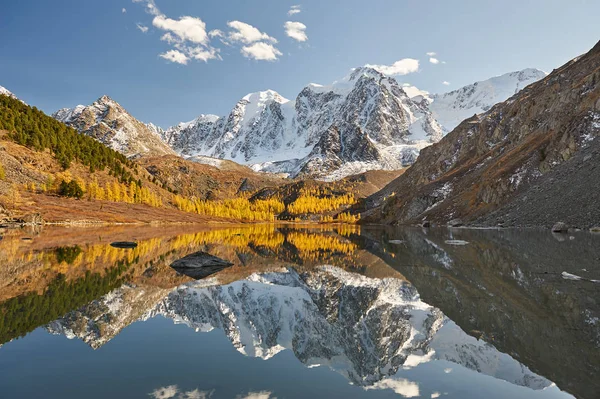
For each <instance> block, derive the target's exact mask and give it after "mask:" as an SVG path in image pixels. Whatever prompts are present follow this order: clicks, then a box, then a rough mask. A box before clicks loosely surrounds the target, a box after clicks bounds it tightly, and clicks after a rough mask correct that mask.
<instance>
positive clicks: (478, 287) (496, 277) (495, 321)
mask: <svg viewBox="0 0 600 399" xmlns="http://www.w3.org/2000/svg"><path fill="white" fill-rule="evenodd" d="M368 236H370V237H368ZM365 237H368V238H365ZM389 237H393V238H394V239H397V240H401V241H402V243H401V244H390V243H389ZM360 239H361V240H365V241H364V242H362V244H360V245H361V246H365V247H367V248H369V250H370V251H371V252H372V253H374V254H376V255H378V256H380V257H381V258H382V259H383V260H385V261H386V263H388V264H389V265H391V266H393V267H394V268H395V269H396V270H398V271H399V272H400V273H402V275H404V276H405V277H406V278H407V279H408V280H409V281H410V282H411V283H412V284H414V286H415V287H416V289H417V290H418V291H419V293H420V295H421V297H422V299H423V300H424V301H425V302H427V303H431V304H435V306H438V307H439V308H440V310H442V311H443V312H444V314H446V315H447V316H448V317H449V318H451V319H452V320H453V321H454V322H455V323H456V324H458V325H459V326H460V327H461V328H462V329H463V330H464V331H467V332H468V333H469V334H472V335H475V336H477V337H480V338H482V339H483V340H485V341H487V342H489V343H491V344H492V345H494V347H496V348H498V349H499V350H500V351H502V352H505V353H508V354H510V355H511V356H513V357H514V358H515V359H518V360H519V361H521V362H523V363H524V364H526V365H528V367H529V368H530V369H531V370H532V371H534V372H536V373H538V374H540V375H544V376H545V377H547V378H548V379H550V380H552V381H554V382H555V383H556V384H557V385H558V386H559V387H561V389H565V390H567V391H569V392H572V393H574V394H576V395H577V396H578V397H582V398H593V397H595V396H596V394H597V393H598V392H600V384H599V383H598V379H597V378H596V376H597V375H598V373H599V372H600V322H599V320H600V283H598V282H597V281H598V280H600V269H599V268H598V265H599V262H600V236H598V235H590V234H578V235H575V236H567V235H554V236H553V235H551V234H550V233H534V232H531V231H482V230H462V229H458V230H457V229H454V230H452V231H445V230H420V229H403V230H390V231H388V232H385V233H382V232H380V231H377V232H373V234H369V233H367V234H365V235H363V236H362V237H361V238H360ZM451 240H455V241H457V242H458V243H460V241H465V242H468V244H467V245H455V244H456V242H453V241H451ZM453 244H454V245H453ZM564 272H567V273H569V274H574V275H576V276H579V277H581V278H582V280H573V279H571V278H569V275H564V274H563V273H564ZM594 281H595V282H594Z"/></svg>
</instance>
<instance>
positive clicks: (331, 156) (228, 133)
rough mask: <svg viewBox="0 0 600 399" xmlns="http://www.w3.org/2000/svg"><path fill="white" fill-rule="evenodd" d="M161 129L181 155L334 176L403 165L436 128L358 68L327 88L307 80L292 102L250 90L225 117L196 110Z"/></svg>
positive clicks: (389, 84) (373, 74)
mask: <svg viewBox="0 0 600 399" xmlns="http://www.w3.org/2000/svg"><path fill="white" fill-rule="evenodd" d="M162 134H163V138H164V139H165V140H166V141H167V142H168V143H169V145H170V146H171V147H172V148H173V149H174V150H175V151H177V152H178V153H180V154H181V155H184V156H195V155H205V156H211V157H216V158H224V159H230V160H233V161H236V162H239V163H242V164H247V165H252V167H253V168H254V169H255V170H260V171H266V172H278V173H287V174H289V175H290V176H312V177H319V178H328V179H337V178H341V177H344V176H346V175H348V174H352V173H357V172H360V171H365V170H369V169H399V168H402V167H403V166H406V165H409V164H411V163H412V162H414V160H415V159H416V156H417V155H418V153H419V150H420V149H421V148H423V147H425V146H427V145H429V144H431V143H434V142H436V141H438V140H439V139H440V138H441V137H442V127H441V126H440V125H439V124H438V123H437V122H436V120H435V119H434V118H433V117H432V116H431V112H430V111H429V109H428V107H427V104H426V103H423V102H418V101H413V100H412V99H411V98H409V97H408V95H407V94H406V93H405V92H404V90H402V88H401V87H400V85H399V84H398V82H397V81H396V80H395V79H393V78H390V77H386V76H384V75H382V74H381V73H379V72H377V71H376V70H374V69H371V68H366V67H363V68H356V69H354V70H353V71H352V72H351V73H350V74H349V75H348V76H346V77H345V78H344V79H341V80H340V81H337V82H335V83H334V84H332V85H329V86H321V85H316V84H310V85H308V86H307V87H305V88H304V89H303V90H302V91H301V92H300V94H299V95H298V96H297V98H296V99H295V100H293V101H291V100H288V99H285V98H284V97H282V96H281V95H280V94H279V93H277V92H275V91H272V90H267V91H263V92H257V93H251V94H248V95H247V96H245V97H244V98H242V99H241V100H240V101H239V102H238V103H237V104H236V105H235V107H234V108H233V110H232V111H231V112H230V113H229V115H228V116H226V117H222V118H218V117H216V116H214V115H201V116H200V117H198V118H197V119H195V120H193V121H191V122H188V123H180V124H179V125H176V126H173V127H171V128H169V129H167V130H166V131H164V132H163V133H162Z"/></svg>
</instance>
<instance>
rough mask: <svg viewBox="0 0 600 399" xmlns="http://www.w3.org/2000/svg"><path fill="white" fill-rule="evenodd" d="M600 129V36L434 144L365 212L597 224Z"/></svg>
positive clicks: (395, 220) (379, 217)
mask: <svg viewBox="0 0 600 399" xmlns="http://www.w3.org/2000/svg"><path fill="white" fill-rule="evenodd" d="M598 135H600V43H599V44H597V45H596V46H595V47H594V48H593V49H592V50H591V51H590V52H589V53H587V54H585V55H583V56H581V57H578V58H576V59H574V60H572V61H570V62H569V63H567V64H566V65H564V66H563V67H561V68H559V69H557V70H555V71H553V72H552V73H551V74H550V75H549V76H547V77H546V78H544V79H543V80H541V81H539V82H536V83H534V84H532V85H530V86H528V87H526V88H525V89H524V90H522V91H521V92H519V93H517V94H516V95H515V96H513V97H511V98H510V99H508V100H507V101H505V102H503V103H500V104H498V105H496V106H494V107H492V108H491V109H490V110H489V111H487V112H486V113H484V114H482V115H479V116H474V117H472V118H471V119H468V120H465V121H464V122H462V123H461V124H460V125H459V126H458V127H457V128H456V129H455V130H454V131H452V132H451V133H450V134H448V135H447V136H446V137H444V139H442V140H441V141H440V142H439V143H437V144H435V145H433V146H431V147H428V148H426V149H424V150H423V151H422V152H421V155H420V157H419V159H418V161H417V162H416V163H415V164H414V165H413V166H412V167H411V168H410V169H409V170H408V171H407V172H406V173H405V174H404V175H402V176H400V177H399V178H398V179H396V180H395V181H393V182H392V183H390V184H389V185H388V186H387V187H386V188H385V189H384V190H382V191H381V192H379V193H377V194H375V195H373V196H371V197H370V198H369V199H368V200H367V201H366V202H365V204H364V208H363V209H362V210H363V211H364V218H365V219H366V220H368V221H378V222H384V223H392V224H406V223H417V222H421V221H423V220H425V219H427V220H430V221H434V222H439V223H446V222H448V221H450V220H453V219H457V218H461V219H463V221H465V222H469V223H476V222H477V221H478V220H479V221H480V222H481V223H483V224H486V225H490V224H492V225H495V224H503V225H536V226H549V225H552V224H553V223H554V222H556V221H557V220H556V219H558V218H559V217H560V218H562V217H569V219H568V220H567V221H568V222H570V223H571V224H573V225H575V226H579V227H590V226H591V225H593V224H597V223H600V209H599V208H600V207H599V206H598V201H597V200H596V199H595V197H596V193H595V192H594V191H593V190H592V189H591V186H590V184H591V182H597V181H600V171H598V170H597V168H596V166H595V165H597V160H598V159H599V158H600V157H599V154H600V151H599V149H598V144H597V142H596V141H597V137H598ZM590 179H591V180H590ZM571 190H572V191H571ZM572 194H573V195H572ZM517 201H520V202H517ZM534 201H535V202H534ZM519 204H521V205H519ZM530 211H535V215H536V216H535V217H533V218H528V219H527V220H524V219H523V218H524V217H526V216H527V215H528V213H529V212H530ZM571 211H573V212H571ZM492 212H496V213H495V214H496V215H498V216H497V217H495V218H494V219H490V218H489V215H490V214H491V213H492ZM456 223H459V222H456Z"/></svg>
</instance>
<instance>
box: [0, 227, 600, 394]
mask: <svg viewBox="0 0 600 399" xmlns="http://www.w3.org/2000/svg"><path fill="white" fill-rule="evenodd" d="M43 234H44V233H42V235H43ZM139 234H142V233H139ZM9 239H10V238H9ZM36 239H37V238H36ZM599 240H600V236H596V235H590V234H583V233H581V234H578V235H575V236H572V238H571V237H570V236H552V235H551V234H546V233H536V232H532V231H527V232H519V231H483V230H478V231H473V230H456V229H455V230H442V229H431V230H420V229H400V230H394V229H385V230H384V229H380V228H362V229H358V228H356V227H343V226H338V227H333V226H331V227H323V226H321V227H318V228H304V229H293V228H291V227H286V226H258V227H257V226H252V227H247V228H244V227H240V228H226V229H221V230H209V231H204V232H197V233H193V234H183V235H179V236H176V237H172V238H162V239H160V240H158V239H154V240H152V241H151V245H147V244H145V241H141V242H140V245H139V246H138V249H137V250H136V251H137V252H136V253H129V255H128V253H127V252H115V253H114V254H112V255H111V256H113V257H115V256H116V259H120V258H119V257H118V256H117V255H119V256H120V255H123V256H125V261H126V263H125V264H122V266H121V267H120V268H118V269H116V272H114V273H113V274H111V275H110V276H108V275H107V278H108V277H111V276H113V277H112V279H110V280H108V282H106V283H102V287H104V286H105V285H106V289H107V293H105V292H102V291H101V290H99V291H98V292H97V293H96V295H98V296H97V297H96V298H95V299H94V300H93V301H91V302H90V303H89V304H87V305H85V306H82V307H81V306H80V305H78V304H77V302H74V303H73V304H74V305H75V306H77V308H76V309H73V310H72V311H70V312H68V313H67V314H66V315H64V316H62V317H60V318H58V319H57V320H55V321H52V322H50V323H49V324H47V325H46V326H45V329H46V330H47V331H48V332H51V333H52V334H56V335H64V336H66V337H68V338H77V339H81V340H83V341H84V342H85V343H87V344H88V345H89V346H91V347H92V348H94V349H98V348H101V347H102V348H106V349H105V350H104V349H103V351H102V353H105V354H106V353H110V351H111V349H110V348H112V347H113V346H114V345H117V346H118V345H119V344H118V343H116V342H113V340H115V338H116V337H117V336H118V335H120V334H124V335H125V336H129V339H131V335H130V334H135V335H136V336H138V338H136V341H139V342H144V338H143V337H144V333H143V331H146V329H148V328H150V327H147V325H152V323H141V324H136V327H135V328H133V327H132V329H129V328H128V326H129V325H131V324H133V323H135V322H137V321H150V320H155V319H162V317H164V318H167V319H170V320H173V321H174V323H175V324H183V325H186V326H188V327H190V328H191V329H193V330H195V331H196V332H197V333H198V334H193V333H192V334H191V335H190V336H189V338H186V339H189V340H190V342H188V343H187V344H188V345H190V347H193V346H194V343H199V342H200V341H201V340H204V339H211V338H209V337H210V336H214V334H215V333H216V332H217V331H219V333H218V334H219V335H222V336H224V338H226V341H228V342H227V345H228V346H229V347H230V348H231V346H233V348H235V349H236V351H237V352H239V353H240V354H242V355H244V357H245V358H247V359H252V358H260V359H264V360H269V362H271V361H279V360H276V359H275V358H277V359H281V356H282V355H280V353H282V352H288V353H293V355H294V357H295V358H296V359H298V360H299V361H300V362H301V363H302V364H303V365H304V366H306V367H308V368H314V367H317V366H322V367H323V368H325V369H330V370H333V371H335V372H336V373H338V374H340V375H342V376H343V377H344V378H345V379H346V380H347V381H349V382H350V383H352V384H353V385H354V386H357V387H363V390H362V391H361V392H363V393H365V394H366V395H369V393H374V392H379V391H381V390H386V389H393V390H394V391H396V392H397V393H400V394H403V395H405V396H406V395H409V394H410V395H412V396H408V397H416V396H419V383H418V380H417V382H412V380H411V378H413V379H414V378H415V375H418V374H419V373H425V374H428V373H427V372H425V371H424V370H430V369H429V368H431V367H434V368H435V367H438V368H439V367H442V368H446V369H449V370H450V369H452V368H455V369H456V370H458V369H460V370H466V371H468V372H469V373H474V374H473V375H472V378H473V379H474V380H473V381H475V379H476V380H477V381H479V382H477V383H475V382H473V384H475V385H476V384H479V383H483V384H487V382H485V381H501V382H502V384H507V385H505V386H506V387H509V386H510V387H513V388H511V389H517V388H518V389H521V390H522V389H526V390H533V391H535V394H536V395H538V394H539V395H545V394H546V393H548V392H549V391H552V390H555V389H556V388H555V387H553V383H555V384H556V385H557V386H558V387H559V388H560V389H561V390H564V391H567V392H569V393H572V394H574V395H576V396H577V397H581V398H594V397H595V393H596V392H598V389H599V386H598V383H597V381H596V378H595V376H596V375H597V374H598V372H600V370H599V368H598V365H599V364H600V354H599V353H600V351H599V347H600V323H599V322H598V320H599V318H600V304H599V303H598V293H599V292H600V283H597V282H595V281H596V280H600V269H598V260H599V259H600V249H598V248H600V246H599V245H598V241H599ZM148 242H149V243H150V241H148ZM36 246H39V244H36V241H34V243H33V244H29V245H28V246H27V247H24V248H26V249H27V250H31V248H35V247H36ZM61 248H62V249H60V250H56V249H54V250H52V251H51V252H48V254H47V255H44V256H39V257H37V258H36V257H31V255H28V256H27V257H23V256H19V255H18V254H14V255H12V256H11V257H8V258H7V259H8V260H9V261H10V262H12V263H11V264H12V265H14V267H12V268H11V270H13V271H12V272H11V274H10V275H11V276H13V277H12V278H13V280H14V281H19V279H20V277H19V275H18V273H17V270H18V269H19V268H23V267H25V268H26V270H27V273H28V275H29V276H30V277H29V278H31V276H35V274H32V270H34V269H35V267H34V266H35V262H36V260H35V259H43V260H44V262H46V263H45V264H46V270H51V266H50V265H52V262H58V263H59V264H62V266H61V268H62V270H65V264H66V265H71V266H69V267H67V269H69V268H73V267H74V266H77V267H82V266H83V265H84V264H85V262H86V259H87V260H89V261H93V263H95V264H96V263H98V262H103V260H104V257H102V251H100V250H99V249H98V248H96V247H94V246H91V247H86V246H85V245H83V244H80V245H79V249H77V248H75V247H68V248H65V247H61ZM198 250H202V251H206V252H209V253H211V254H214V255H215V256H218V257H220V258H222V259H225V260H227V261H229V262H231V263H233V264H234V266H232V267H231V268H228V269H225V270H223V271H222V272H220V273H217V274H215V275H214V276H212V277H210V278H208V279H205V280H199V281H190V280H189V279H186V278H183V277H181V276H177V274H176V273H175V272H174V271H173V270H172V269H170V268H169V267H168V264H171V263H172V262H173V261H175V260H176V259H179V258H182V257H184V256H185V255H187V254H189V253H192V252H197V251H198ZM121 251H124V250H121ZM42 253H43V254H44V253H45V252H42ZM109 258H110V257H109ZM11 259H12V260H11ZM24 259H30V260H29V261H28V262H25V263H23V262H24ZM32 259H33V260H32ZM48 262H50V263H48ZM102 264H103V263H99V265H102ZM328 264H329V265H331V266H323V265H328ZM333 265H336V266H333ZM48 266H50V269H48ZM109 270H110V269H109ZM563 272H566V273H568V274H565V273H563ZM78 273H79V272H76V271H75V270H73V271H69V272H68V273H67V274H66V279H67V280H65V281H66V282H65V283H61V284H62V285H60V284H59V285H55V286H53V287H55V288H52V289H51V290H49V291H47V292H46V293H45V298H47V300H46V302H50V303H58V299H59V298H58V297H57V298H54V295H55V294H61V292H63V291H64V292H68V291H69V290H72V289H75V290H76V291H75V292H79V291H77V289H78V288H77V287H78V285H77V284H76V283H75V282H74V281H71V282H69V281H70V280H69V278H70V277H69V276H70V275H71V274H74V275H78ZM115 273H116V274H115ZM94 276H95V275H92V276H91V277H87V275H86V278H87V279H90V278H100V277H101V276H102V274H101V273H99V276H98V277H94ZM577 276H579V278H578V277H577ZM119 279H120V280H119ZM76 281H79V280H76ZM99 281H100V282H102V280H99ZM115 284H119V286H118V287H117V288H114V285H115ZM80 285H81V284H80ZM81 286H82V290H86V291H89V290H88V289H86V288H85V287H86V285H85V284H83V285H81ZM6 287H7V288H11V287H12V285H11V284H8V285H6ZM70 287H72V288H70ZM9 301H10V300H9ZM27 301H29V303H31V304H32V305H33V306H35V307H37V306H41V303H40V304H38V302H36V301H35V300H29V299H28V300H27ZM21 302H23V301H21ZM6 303H9V302H4V303H3V304H0V306H2V308H1V309H4V310H3V312H4V311H5V310H9V311H12V310H13V308H14V306H13V305H10V306H8V307H7V306H5V305H4V304H6ZM44 306H45V305H44ZM50 309H52V308H50ZM42 310H43V309H42ZM32 314H33V315H35V312H32ZM157 316H162V317H158V318H157ZM35 320H37V319H35ZM39 320H43V318H40V319H39ZM5 321H6V319H5V320H3V323H4V324H2V323H0V327H2V328H4V327H5V325H6V324H5ZM42 324H43V323H42ZM132 331H135V332H132ZM211 331H212V333H211V334H208V333H209V332H211ZM140 334H141V335H140ZM162 334H165V337H164V339H165V340H166V341H165V343H166V345H167V347H168V346H169V345H168V344H167V343H168V342H169V339H170V338H169V336H170V333H169V330H165V331H163V332H162ZM30 339H33V338H30V337H29V336H28V337H26V338H25V339H24V342H23V343H27V342H28V340H30ZM115 341H116V340H115ZM12 344H13V343H9V344H7V347H9V346H10V345H12ZM107 351H108V352H107ZM181 355H182V354H179V355H178V356H181ZM98 356H100V355H98ZM270 359H273V360H270ZM1 360H2V358H1V357H0V362H1ZM182 361H185V360H184V359H182ZM436 365H437V366H436ZM440 365H442V366H440ZM34 367H35V366H34ZM226 367H235V366H234V365H227V366H226ZM428 367H429V368H428ZM133 372H134V373H135V371H133ZM164 372H165V373H167V374H168V373H169V371H168V370H165V371H164ZM413 373H417V374H413ZM409 376H412V377H411V378H408V377H409ZM139 377H140V378H142V376H139ZM490 377H492V378H491V379H490ZM407 378H408V379H407ZM487 379H489V380H487ZM470 383H471V382H467V384H470ZM475 385H473V386H474V387H475ZM533 391H532V394H533ZM402 392H403V393H402ZM421 393H422V391H421Z"/></svg>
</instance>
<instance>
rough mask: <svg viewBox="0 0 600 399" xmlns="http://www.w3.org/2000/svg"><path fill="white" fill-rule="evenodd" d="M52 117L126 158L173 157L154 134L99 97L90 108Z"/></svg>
mask: <svg viewBox="0 0 600 399" xmlns="http://www.w3.org/2000/svg"><path fill="white" fill-rule="evenodd" d="M52 116H53V117H54V118H56V119H58V120H59V121H61V122H63V123H65V124H66V125H68V126H70V127H73V128H75V129H76V130H77V131H79V132H80V133H84V134H86V135H88V136H91V137H93V138H95V139H97V140H98V141H100V142H101V143H102V144H104V145H106V146H107V147H109V148H112V149H113V150H116V151H119V152H121V153H122V154H124V155H126V156H127V157H129V158H132V157H139V156H141V155H174V154H175V153H174V151H173V150H172V149H171V148H170V147H169V146H168V145H166V144H165V143H164V142H163V141H162V138H161V137H160V135H158V134H157V133H156V131H155V130H153V129H151V128H150V127H148V126H147V125H145V124H143V123H142V122H140V121H138V120H137V119H135V118H134V117H133V116H131V115H130V114H129V113H128V112H127V111H126V110H125V109H124V108H123V107H122V106H121V105H119V104H118V103H117V102H116V101H114V100H113V99H111V98H110V97H108V96H102V97H100V98H99V99H98V100H96V101H95V102H94V103H93V104H92V105H89V106H83V105H78V106H77V107H75V108H63V109H61V110H59V111H57V112H55V113H54V114H53V115H52Z"/></svg>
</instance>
